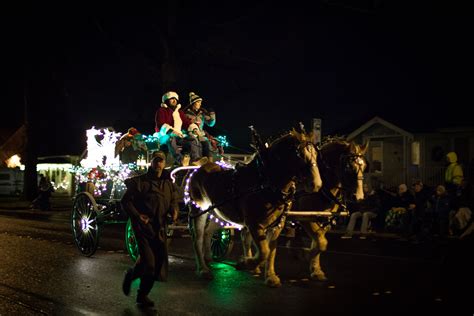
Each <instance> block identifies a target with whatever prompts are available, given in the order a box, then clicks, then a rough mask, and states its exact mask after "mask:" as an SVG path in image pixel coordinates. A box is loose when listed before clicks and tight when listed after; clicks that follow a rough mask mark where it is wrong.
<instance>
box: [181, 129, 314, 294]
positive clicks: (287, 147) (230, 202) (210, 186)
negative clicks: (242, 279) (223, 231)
mask: <svg viewBox="0 0 474 316" xmlns="http://www.w3.org/2000/svg"><path fill="white" fill-rule="evenodd" d="M310 139H311V138H310V135H306V134H305V133H304V132H303V133H299V132H297V131H295V130H293V131H291V132H289V133H287V134H285V135H284V136H281V137H280V138H278V139H276V140H275V141H273V142H272V143H271V144H270V145H268V146H266V148H264V149H263V150H261V151H260V152H259V153H257V154H256V155H255V156H254V157H253V159H252V160H251V161H250V162H249V163H248V164H246V165H242V166H239V167H237V168H236V169H235V170H225V169H223V168H222V167H220V166H219V165H217V164H214V163H208V164H205V165H203V166H202V167H201V168H199V169H198V170H197V171H196V172H195V173H194V174H193V175H192V177H191V178H190V179H189V195H190V198H191V200H192V201H193V203H192V204H190V205H191V207H190V216H189V223H190V227H191V228H192V229H191V232H192V236H193V246H194V251H195V254H196V264H197V272H198V274H199V275H201V276H204V277H212V274H211V271H210V270H209V267H208V265H207V264H206V262H205V258H204V254H203V253H204V247H203V243H204V240H203V239H204V233H205V227H206V220H207V216H206V215H207V214H205V213H209V214H212V215H214V216H216V217H218V218H220V219H221V220H225V221H227V222H229V223H235V224H239V225H242V226H243V227H245V228H246V229H247V230H248V231H249V232H250V234H251V236H252V238H253V240H255V241H256V247H257V249H258V250H257V254H256V255H255V256H254V257H252V258H245V259H244V261H243V262H241V264H242V266H244V267H246V268H249V269H254V268H256V267H257V266H260V265H262V264H266V266H267V269H266V271H269V273H266V280H265V282H266V283H267V284H268V285H269V286H279V285H280V279H279V278H278V276H277V275H276V274H275V273H274V267H273V266H269V264H270V263H271V264H273V260H270V261H269V258H270V257H271V256H272V255H271V254H270V246H269V244H270V243H271V242H272V241H269V240H267V238H266V231H267V229H268V228H269V227H272V226H274V225H278V224H280V221H281V218H282V215H283V213H284V211H285V209H286V208H287V207H288V201H289V200H291V198H292V194H293V193H294V191H293V188H294V183H295V182H296V181H298V182H303V183H304V185H305V190H306V191H308V192H317V191H318V190H319V189H320V188H321V186H322V182H321V177H320V175H319V170H318V167H317V151H316V148H315V146H314V145H313V144H312V143H311V141H310ZM196 206H197V207H196ZM206 210H208V212H206ZM198 214H204V215H203V216H198ZM277 237H278V236H276V235H275V236H274V240H273V241H274V242H275V244H276V238H277ZM273 256H274V255H273Z"/></svg>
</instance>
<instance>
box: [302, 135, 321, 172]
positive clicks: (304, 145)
mask: <svg viewBox="0 0 474 316" xmlns="http://www.w3.org/2000/svg"><path fill="white" fill-rule="evenodd" d="M309 146H311V147H313V149H314V151H312V150H311V159H310V161H311V167H317V166H318V163H317V162H318V154H319V150H318V148H317V147H316V146H315V145H314V144H313V143H312V142H310V141H305V142H301V143H300V144H298V146H296V156H298V158H300V159H301V160H303V161H306V155H304V154H303V151H304V150H305V149H306V148H307V147H309ZM313 161H314V162H313ZM306 167H307V165H306V163H305V164H304V165H303V166H302V167H301V169H303V168H306Z"/></svg>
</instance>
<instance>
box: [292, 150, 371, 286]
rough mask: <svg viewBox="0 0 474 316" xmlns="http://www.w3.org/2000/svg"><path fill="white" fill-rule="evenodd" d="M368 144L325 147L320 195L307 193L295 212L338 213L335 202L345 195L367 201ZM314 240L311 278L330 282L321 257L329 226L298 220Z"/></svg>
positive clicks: (320, 164) (297, 204)
mask: <svg viewBox="0 0 474 316" xmlns="http://www.w3.org/2000/svg"><path fill="white" fill-rule="evenodd" d="M367 148H368V143H366V144H364V145H362V146H359V145H356V144H354V143H349V142H346V141H332V142H329V143H326V144H324V145H323V146H322V147H321V149H320V152H319V156H318V167H319V170H320V172H321V178H322V180H323V187H322V189H321V190H320V191H319V192H317V193H311V194H305V195H302V196H301V197H299V198H297V199H296V201H295V203H294V207H293V209H294V210H298V211H331V212H337V211H338V209H339V207H340V206H341V204H339V203H337V202H336V201H335V199H337V198H339V197H342V196H343V195H345V196H346V197H349V196H353V195H354V194H355V197H356V199H357V200H361V199H363V198H364V191H363V189H362V186H363V179H364V177H363V174H364V170H365V168H366V167H367V163H366V160H365V158H364V154H365V152H366V151H367ZM296 220H299V222H300V224H301V225H302V227H303V228H304V230H305V231H306V233H307V234H308V235H309V236H310V237H311V239H312V242H311V249H310V253H309V254H310V272H311V278H312V279H316V280H320V281H324V280H327V278H326V276H325V274H324V271H323V270H322V269H321V264H320V260H319V259H320V256H321V253H322V252H324V251H326V249H327V244H328V241H327V239H326V232H327V231H328V230H329V229H330V225H324V224H322V222H323V220H324V219H321V218H320V219H319V220H318V219H315V218H312V219H308V218H296Z"/></svg>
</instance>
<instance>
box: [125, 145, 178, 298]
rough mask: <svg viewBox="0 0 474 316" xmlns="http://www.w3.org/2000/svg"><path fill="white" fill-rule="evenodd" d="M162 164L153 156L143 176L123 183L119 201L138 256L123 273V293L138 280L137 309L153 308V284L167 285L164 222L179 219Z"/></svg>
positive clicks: (174, 195) (160, 154) (163, 159)
mask: <svg viewBox="0 0 474 316" xmlns="http://www.w3.org/2000/svg"><path fill="white" fill-rule="evenodd" d="M165 164H166V156H165V154H164V153H163V152H161V151H159V152H156V153H155V154H154V158H153V159H152V161H151V164H150V167H149V168H148V172H147V173H146V174H142V175H139V176H136V177H133V178H128V179H127V180H125V184H126V186H127V191H126V192H125V194H124V196H123V198H122V200H121V203H122V207H123V209H124V210H125V211H126V212H127V214H128V215H129V216H130V220H131V222H132V227H133V230H134V232H135V238H136V241H137V245H138V251H139V254H140V256H139V258H138V260H137V262H136V264H135V266H134V267H133V268H129V269H128V270H127V272H126V273H125V278H124V280H123V283H122V290H123V292H124V294H125V295H127V296H128V295H129V294H130V286H131V283H132V281H133V280H135V279H138V278H140V287H139V289H138V294H137V298H136V302H137V304H138V305H139V306H140V307H151V306H154V303H153V301H152V300H150V299H149V298H148V293H150V291H151V289H152V287H153V284H154V281H155V280H157V281H166V278H167V273H168V249H167V243H166V218H167V215H168V214H171V216H172V219H173V222H175V221H176V219H177V217H178V199H177V191H176V186H175V184H174V183H173V182H172V181H171V178H170V173H169V171H168V170H166V169H164V167H165Z"/></svg>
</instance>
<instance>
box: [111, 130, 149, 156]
mask: <svg viewBox="0 0 474 316" xmlns="http://www.w3.org/2000/svg"><path fill="white" fill-rule="evenodd" d="M147 150H148V149H147V146H146V143H145V141H144V140H143V137H142V134H141V133H140V132H139V131H138V130H137V129H136V128H135V127H130V128H129V129H128V131H127V133H126V134H124V135H123V136H122V137H120V139H119V140H118V141H117V143H116V144H115V155H119V157H120V161H121V162H122V163H124V164H127V163H134V162H136V161H137V160H138V158H139V156H144V155H146V152H147Z"/></svg>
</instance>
